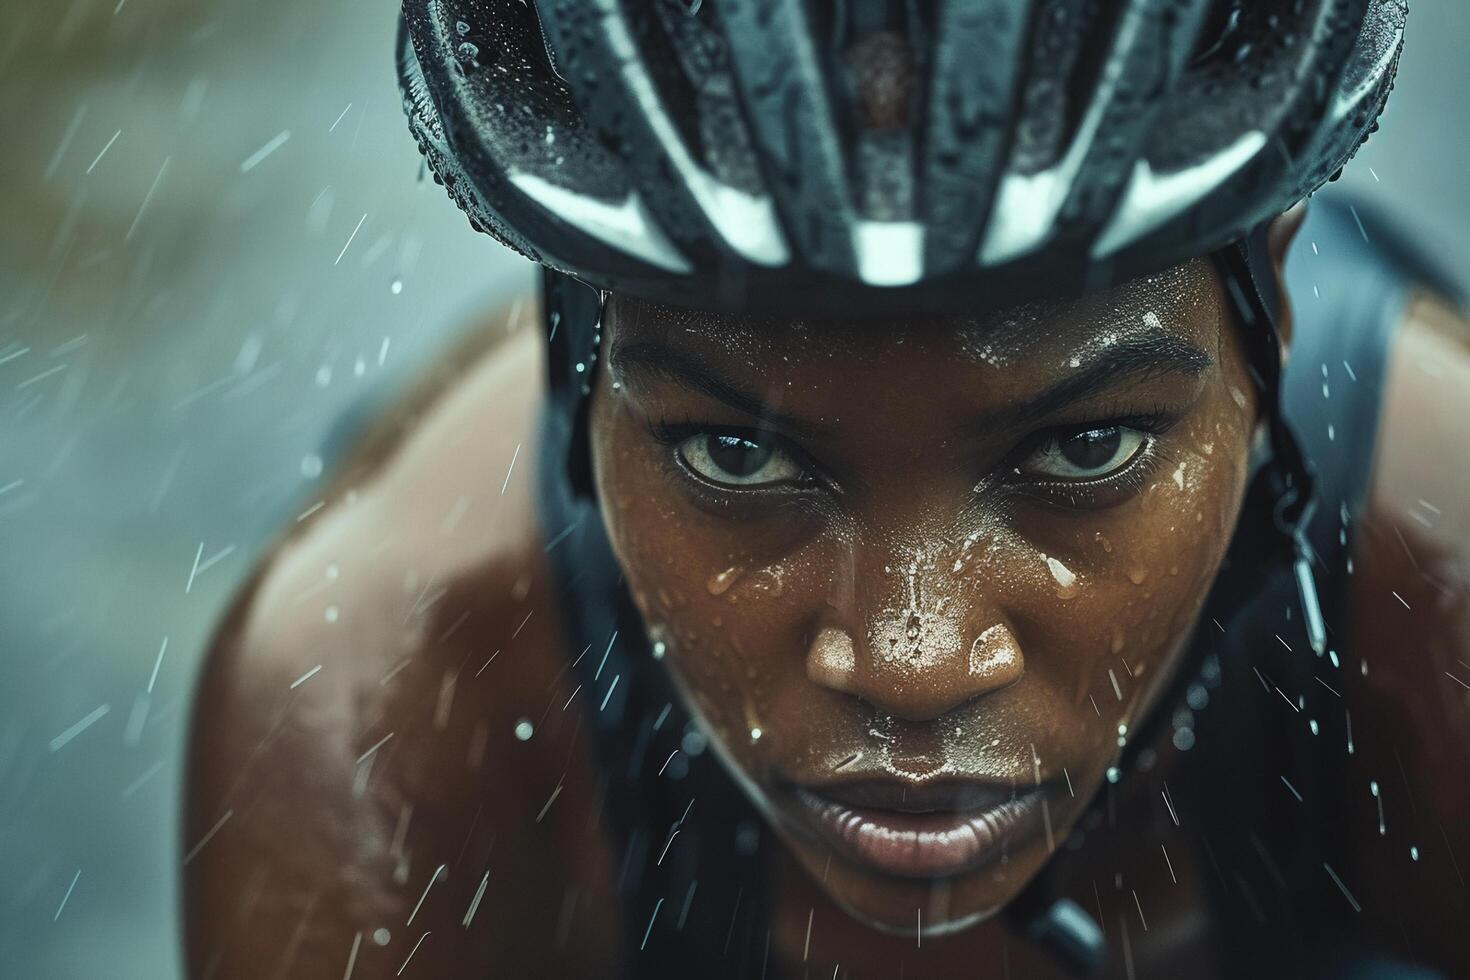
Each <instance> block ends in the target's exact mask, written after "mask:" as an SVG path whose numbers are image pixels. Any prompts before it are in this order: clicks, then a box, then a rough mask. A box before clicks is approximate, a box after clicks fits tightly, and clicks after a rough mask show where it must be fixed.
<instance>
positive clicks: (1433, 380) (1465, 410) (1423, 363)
mask: <svg viewBox="0 0 1470 980" xmlns="http://www.w3.org/2000/svg"><path fill="white" fill-rule="evenodd" d="M1381 418H1382V421H1381V424H1380V427H1379V433H1378V441H1377V451H1376V460H1375V465H1374V488H1373V491H1374V499H1375V502H1376V503H1379V504H1382V505H1384V506H1389V507H1392V508H1393V509H1395V510H1397V511H1400V512H1401V513H1402V514H1403V516H1404V517H1406V518H1408V517H1409V515H1410V514H1411V513H1412V512H1413V511H1414V510H1415V509H1416V508H1417V509H1418V510H1419V511H1422V512H1424V514H1425V516H1427V517H1430V518H1435V519H1434V520H1431V521H1428V522H1427V529H1428V530H1431V531H1433V532H1434V534H1435V536H1436V537H1440V538H1443V539H1446V540H1449V539H1456V540H1458V541H1460V542H1461V543H1465V544H1470V495H1467V494H1466V493H1465V489H1466V483H1467V480H1470V463H1467V462H1466V458H1467V457H1466V454H1465V452H1464V450H1465V449H1466V447H1467V441H1470V435H1467V432H1470V430H1467V427H1466V424H1465V423H1466V420H1467V418H1470V319H1467V318H1466V315H1465V313H1464V312H1463V311H1461V310H1459V309H1456V308H1455V307H1454V306H1452V305H1451V304H1449V303H1448V302H1446V301H1444V300H1442V299H1440V298H1438V297H1437V296H1434V295H1431V294H1421V295H1419V296H1417V297H1415V299H1414V300H1413V301H1412V302H1411V303H1410V304H1409V307H1408V309H1407V310H1406V312H1405V316H1404V320H1403V323H1402V325H1401V327H1400V330H1399V332H1398V335H1397V338H1396V339H1395V342H1394V347H1393V351H1392V353H1391V355H1390V357H1389V363H1388V371H1387V376H1386V378H1385V386H1384V393H1383V412H1382V416H1381ZM1426 504H1427V505H1428V506H1427V507H1426V506H1425V505H1426ZM1416 523H1421V524H1424V523H1426V522H1418V521H1416Z"/></svg>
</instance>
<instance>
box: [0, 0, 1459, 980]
mask: <svg viewBox="0 0 1470 980" xmlns="http://www.w3.org/2000/svg"><path fill="white" fill-rule="evenodd" d="M396 16H397V9H396V5H395V4H394V3H393V2H392V0H0V975H4V976H7V977H28V978H29V977H44V978H51V977H58V978H71V977H109V978H119V980H124V978H146V980H167V978H172V977H177V976H179V974H180V966H179V956H178V901H179V890H178V886H177V880H176V879H177V863H178V848H177V840H176V835H177V832H178V827H179V808H180V798H179V791H180V763H181V760H182V749H183V736H184V731H185V723H186V721H187V715H188V701H189V694H190V691H191V688H192V684H193V679H194V677H195V673H196V670H197V668H198V665H199V661H200V656H201V653H202V649H203V646H204V644H205V642H206V640H207V638H208V633H209V631H210V629H211V626H212V624H213V622H214V621H215V619H216V618H217V617H218V616H219V615H220V613H221V612H222V610H223V607H224V605H225V603H226V602H227V601H228V599H229V597H230V595H231V593H232V592H233V591H234V589H235V588H236V587H237V586H238V585H239V584H240V582H241V579H242V578H243V576H245V575H246V574H247V572H248V571H249V569H250V567H251V565H252V564H253V562H254V561H255V559H256V557H257V556H258V555H259V554H260V553H261V551H262V549H263V548H264V547H266V545H267V544H268V542H269V541H270V539H271V538H272V537H273V536H274V535H275V534H276V533H277V532H278V531H279V530H280V529H281V528H283V527H285V526H287V525H289V524H290V523H291V522H293V521H294V520H295V518H296V516H297V515H298V514H300V513H301V512H302V511H304V510H306V509H307V508H309V507H310V506H311V505H312V503H313V502H314V501H315V499H316V497H315V493H316V492H317V486H318V483H319V481H320V478H321V476H320V474H321V470H322V466H323V463H322V460H321V457H320V453H321V447H322V445H323V440H324V438H325V437H326V435H327V434H328V433H329V432H330V431H331V430H332V428H333V426H334V423H335V422H336V420H337V419H338V418H339V416H340V415H341V414H342V413H343V412H344V411H345V410H346V409H347V407H348V406H350V405H353V404H354V403H356V402H357V400H358V399H360V398H362V397H363V396H364V395H365V394H366V393H367V392H368V391H370V390H372V389H373V387H374V386H381V385H384V384H391V383H392V382H393V381H394V379H401V378H403V377H405V376H407V375H408V374H411V373H412V371H413V370H414V368H415V367H416V366H418V365H421V364H422V363H423V362H424V360H425V358H427V357H429V356H431V355H432V353H433V351H434V350H435V349H437V348H438V347H439V346H440V345H442V344H443V343H445V342H446V340H447V339H448V338H449V337H451V336H452V335H453V334H454V333H455V331H457V330H461V329H464V328H465V327H466V325H467V324H469V323H470V322H472V321H473V320H474V319H475V318H476V317H482V316H484V315H485V314H486V313H487V312H489V311H491V310H493V309H495V308H497V307H498V306H500V305H501V304H503V303H504V302H506V301H507V300H508V299H510V298H512V297H514V296H516V295H518V294H522V293H524V292H526V291H527V290H529V289H530V287H531V284H532V282H533V278H532V275H531V270H530V268H529V267H528V266H527V265H526V264H525V263H523V262H522V261H520V260H519V259H517V258H515V257H514V256H512V255H511V254H510V253H509V252H506V251H505V250H503V249H501V248H499V247H498V246H496V245H495V244H494V243H493V242H491V241H490V240H489V239H486V238H483V237H480V236H477V235H474V234H472V233H471V232H470V230H469V228H468V226H467V225H466V223H465V221H464V219H463V218H462V217H461V216H460V215H459V213H458V212H457V211H456V210H455V209H454V208H453V207H452V205H450V203H449V202H448V200H447V199H446V198H445V196H444V195H443V193H442V192H441V191H440V189H439V188H438V187H437V186H435V185H434V184H433V183H432V182H428V181H424V180H422V179H421V176H420V167H419V157H418V154H417V151H416V150H415V148H414V146H413V143H412V141H411V140H410V138H409V137H408V134H407V129H406V126H405V124H404V122H403V120H402V117H401V110H400V105H399V99H398V95H397V90H396V86H395V79H394V74H393V36H394V30H395V24H396ZM1467 41H1470V4H1466V3H1464V2H1463V0H1415V2H1414V4H1413V11H1412V14H1411V17H1410V25H1409V39H1408V44H1407V51H1406V54H1405V60H1404V65H1403V70H1402V74H1401V76H1400V81H1399V84H1398V88H1397V90H1396V91H1395V93H1394V97H1393V101H1392V104H1391V106H1390V109H1389V111H1388V114H1387V115H1386V117H1385V119H1384V126H1383V131H1382V133H1381V134H1380V135H1379V136H1377V137H1375V138H1374V140H1373V141H1372V142H1371V143H1370V144H1369V145H1368V147H1367V148H1366V149H1365V150H1364V151H1363V152H1362V154H1361V155H1360V157H1359V159H1358V161H1357V162H1356V164H1355V165H1354V166H1353V167H1352V168H1351V169H1350V170H1349V172H1348V175H1347V177H1346V178H1345V181H1344V182H1345V184H1346V185H1347V186H1348V187H1349V188H1351V189H1352V190H1354V191H1355V192H1356V193H1358V194H1360V195H1362V196H1364V197H1367V198H1370V199H1372V200H1374V201H1376V202H1378V203H1380V204H1382V205H1384V206H1385V207H1388V208H1390V209H1393V210H1396V211H1397V212H1398V213H1399V214H1400V215H1401V216H1402V217H1403V220H1404V221H1405V222H1407V223H1408V226H1409V227H1410V228H1411V229H1414V231H1415V233H1416V234H1418V235H1419V236H1421V240H1423V241H1426V242H1427V243H1428V244H1429V247H1430V250H1431V251H1433V252H1435V253H1438V254H1439V255H1440V256H1442V258H1443V259H1444V260H1445V263H1446V265H1448V266H1449V267H1450V268H1451V269H1452V270H1455V271H1457V272H1460V273H1461V274H1462V278H1464V276H1463V273H1464V272H1465V270H1467V269H1470V234H1467V233H1466V231H1465V230H1464V228H1465V222H1466V220H1467V218H1470V186H1467V183H1466V181H1465V179H1464V170H1465V164H1466V160H1467V155H1466V153H1467V150H1470V147H1467V145H1466V142H1467V139H1470V123H1467V120H1466V116H1465V105H1464V99H1465V92H1466V91H1467V88H1470V57H1467V56H1466V54H1465V53H1464V51H1463V50H1462V46H1463V45H1464V44H1465V43H1466V42H1467Z"/></svg>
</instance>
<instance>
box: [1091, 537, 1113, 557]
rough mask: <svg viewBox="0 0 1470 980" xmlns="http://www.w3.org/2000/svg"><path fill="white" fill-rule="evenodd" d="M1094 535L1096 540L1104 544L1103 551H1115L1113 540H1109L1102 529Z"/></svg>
mask: <svg viewBox="0 0 1470 980" xmlns="http://www.w3.org/2000/svg"><path fill="white" fill-rule="evenodd" d="M1092 537H1093V540H1094V541H1096V542H1097V543H1098V544H1100V545H1102V549H1103V551H1105V552H1107V553H1108V554H1110V555H1111V554H1112V553H1113V542H1111V541H1109V540H1108V539H1107V538H1106V537H1105V536H1104V535H1103V533H1102V532H1101V531H1098V532H1097V533H1096V534H1094V535H1093V536H1092Z"/></svg>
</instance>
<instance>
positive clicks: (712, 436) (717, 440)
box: [676, 432, 804, 487]
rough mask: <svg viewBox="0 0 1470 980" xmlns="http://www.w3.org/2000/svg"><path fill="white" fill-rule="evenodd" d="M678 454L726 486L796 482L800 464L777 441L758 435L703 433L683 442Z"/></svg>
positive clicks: (713, 479)
mask: <svg viewBox="0 0 1470 980" xmlns="http://www.w3.org/2000/svg"><path fill="white" fill-rule="evenodd" d="M676 452H678V454H679V458H680V459H681V460H683V462H684V465H685V466H687V467H689V468H690V469H691V470H693V471H694V472H695V473H696V474H698V475H699V476H701V477H703V478H704V479H706V480H708V481H710V482H711V483H717V484H720V485H723V486H741V487H749V486H770V485H772V484H776V483H795V482H796V481H798V480H800V479H801V478H802V476H803V475H804V471H803V470H802V468H801V466H800V464H798V463H797V462H796V460H794V459H792V458H791V455H790V454H789V453H787V452H786V451H785V450H783V449H782V448H781V447H780V446H779V445H777V444H776V442H775V441H774V440H770V439H765V438H763V437H761V436H760V435H758V434H754V433H752V434H749V435H737V434H730V433H717V432H700V433H697V434H695V435H692V436H690V437H689V438H687V439H685V440H684V441H682V442H680V443H679V445H678V448H677V449H676Z"/></svg>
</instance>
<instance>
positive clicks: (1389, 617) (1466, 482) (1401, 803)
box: [1329, 294, 1470, 974]
mask: <svg viewBox="0 0 1470 980" xmlns="http://www.w3.org/2000/svg"><path fill="white" fill-rule="evenodd" d="M1467 419H1470V322H1467V320H1466V317H1465V315H1464V313H1463V312H1462V311H1460V310H1458V309H1456V308H1455V307H1454V306H1452V305H1450V304H1449V303H1447V302H1445V301H1444V300H1442V299H1440V298H1438V297H1435V296H1432V295H1427V294H1426V295H1420V296H1418V297H1416V298H1415V299H1414V300H1413V301H1412V302H1411V303H1410V304H1409V306H1408V308H1407V310H1406V311H1405V315H1404V319H1403V321H1402V322H1401V324H1400V328H1399V330H1398V332H1397V334H1396V336H1395V339H1394V344H1393V348H1392V350H1391V352H1390V356H1389V359H1388V363H1387V366H1386V371H1385V375H1384V388H1383V399H1382V409H1381V413H1380V416H1379V425H1378V433H1377V438H1376V441H1375V450H1374V461H1373V474H1372V484H1371V486H1370V492H1369V498H1368V506H1367V510H1366V513H1365V514H1364V515H1363V518H1362V520H1361V521H1360V522H1359V524H1358V526H1357V528H1356V539H1355V540H1354V541H1353V549H1352V553H1353V562H1354V565H1353V574H1352V578H1351V582H1352V584H1351V588H1350V596H1349V600H1348V602H1349V605H1348V608H1349V609H1350V610H1351V613H1350V619H1349V628H1350V635H1349V637H1348V639H1347V657H1346V659H1345V661H1344V663H1343V665H1342V670H1340V671H1338V672H1336V673H1335V674H1334V675H1333V676H1332V677H1331V678H1329V679H1331V680H1332V681H1333V683H1334V684H1335V685H1341V687H1340V688H1339V689H1340V690H1341V692H1342V693H1343V694H1344V695H1345V696H1346V697H1348V698H1349V700H1350V703H1351V704H1352V709H1351V711H1352V716H1351V724H1352V730H1353V732H1354V733H1356V744H1355V750H1356V751H1355V754H1354V755H1353V756H1352V758H1351V759H1350V760H1349V762H1348V767H1349V769H1350V771H1351V779H1352V782H1353V783H1354V784H1355V785H1356V786H1358V787H1361V786H1364V785H1368V784H1369V783H1370V781H1372V783H1373V785H1375V786H1378V787H1379V788H1380V791H1381V793H1382V804H1381V805H1382V807H1383V808H1384V811H1381V812H1385V813H1386V814H1388V815H1390V816H1387V817H1386V818H1385V819H1387V820H1388V822H1387V823H1386V824H1385V825H1384V826H1385V827H1386V828H1387V833H1386V834H1381V833H1379V832H1378V828H1379V819H1380V817H1379V813H1378V812H1374V811H1373V809H1372V808H1373V807H1375V806H1376V805H1378V804H1377V801H1375V800H1372V799H1370V798H1369V797H1368V796H1367V795H1363V794H1361V791H1359V792H1358V793H1354V794H1353V797H1352V800H1351V802H1350V803H1348V804H1345V805H1346V806H1349V807H1350V808H1352V809H1353V812H1354V813H1355V814H1356V816H1355V817H1354V818H1353V820H1352V821H1351V825H1352V826H1354V827H1356V828H1358V831H1357V833H1356V837H1357V839H1356V840H1355V842H1354V843H1355V846H1354V848H1353V850H1354V855H1355V857H1354V859H1353V860H1354V862H1355V866H1354V867H1350V868H1348V869H1346V870H1344V871H1343V874H1344V876H1347V877H1349V880H1354V879H1353V878H1352V876H1356V878H1355V880H1356V882H1357V883H1358V886H1359V888H1360V889H1361V890H1362V891H1365V892H1368V893H1370V894H1375V893H1376V894H1379V895H1383V896H1387V895H1393V896H1395V901H1396V902H1397V903H1398V904H1399V911H1398V915H1397V916H1396V917H1395V918H1394V921H1395V922H1396V923H1397V924H1399V926H1400V930H1401V932H1400V933H1395V934H1393V935H1383V936H1378V937H1374V938H1376V939H1377V940H1378V941H1379V942H1381V943H1382V944H1384V946H1385V948H1389V949H1408V950H1412V956H1413V958H1414V959H1415V960H1416V961H1418V962H1421V963H1424V964H1426V965H1434V966H1437V967H1439V968H1441V969H1444V970H1445V971H1446V973H1447V974H1450V973H1454V972H1455V971H1456V970H1457V969H1459V967H1460V964H1463V963H1464V962H1466V957H1467V956H1470V938H1467V936H1466V933H1465V930H1464V928H1463V924H1464V922H1465V920H1466V918H1467V916H1470V897H1467V893H1466V891H1465V888H1464V879H1463V878H1462V877H1461V874H1462V871H1463V869H1464V867H1465V864H1464V862H1465V858H1466V855H1470V783H1467V782H1466V781H1465V780H1456V779H1446V778H1444V777H1445V773H1449V772H1462V771H1464V768H1465V765H1466V764H1467V763H1470V667H1467V666H1466V665H1467V664H1470V492H1467V491H1470V427H1467V425H1466V421H1467ZM1379 781H1381V782H1379ZM1410 847H1412V848H1413V849H1414V850H1413V851H1412V852H1410V850H1409V849H1410ZM1409 855H1412V856H1409ZM1406 874H1411V875H1412V876H1413V878H1414V880H1415V882H1416V884H1415V886H1414V887H1413V888H1404V887H1402V881H1403V878H1404V876H1405V875H1406ZM1380 921H1382V920H1380Z"/></svg>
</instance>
